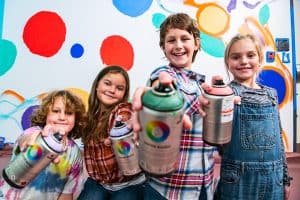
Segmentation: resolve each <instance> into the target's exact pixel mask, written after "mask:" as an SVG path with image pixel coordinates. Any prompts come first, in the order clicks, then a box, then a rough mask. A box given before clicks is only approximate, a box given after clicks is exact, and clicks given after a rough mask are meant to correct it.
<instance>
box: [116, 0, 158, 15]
mask: <svg viewBox="0 0 300 200" xmlns="http://www.w3.org/2000/svg"><path fill="white" fill-rule="evenodd" d="M151 4H152V0H138V1H137V0H113V5H114V6H115V7H116V8H117V9H118V10H119V11H120V12H121V13H123V14H125V15H128V16H130V17H137V16H140V15H142V14H143V13H144V12H146V11H147V10H148V9H149V8H150V6H151Z"/></svg>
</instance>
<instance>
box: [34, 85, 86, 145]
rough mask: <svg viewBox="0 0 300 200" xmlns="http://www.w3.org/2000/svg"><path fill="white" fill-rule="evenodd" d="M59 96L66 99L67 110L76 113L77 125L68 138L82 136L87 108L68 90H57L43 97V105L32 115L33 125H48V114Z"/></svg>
mask: <svg viewBox="0 0 300 200" xmlns="http://www.w3.org/2000/svg"><path fill="white" fill-rule="evenodd" d="M57 97H62V98H63V99H64V103H65V106H66V110H68V111H70V112H74V113H75V125H74V128H73V129H72V131H71V132H70V133H69V134H68V138H72V139H77V138H80V137H82V133H83V129H84V128H85V124H86V108H85V105H84V103H83V101H82V100H81V99H80V98H79V97H77V96H76V95H74V94H73V93H71V92H70V91H68V90H55V91H52V92H50V93H48V95H46V96H45V97H44V98H43V99H42V102H41V105H40V106H39V107H38V108H37V109H36V110H35V111H34V113H33V115H32V116H31V125H32V126H40V127H44V126H45V125H46V119H47V115H48V113H49V111H50V109H51V108H52V106H53V104H54V101H55V99H56V98H57Z"/></svg>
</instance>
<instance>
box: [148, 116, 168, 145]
mask: <svg viewBox="0 0 300 200" xmlns="http://www.w3.org/2000/svg"><path fill="white" fill-rule="evenodd" d="M146 133H147V135H148V137H149V138H150V139H151V140H152V141H154V142H157V143H160V142H163V141H165V140H166V139H167V138H168V136H169V134H170V129H169V127H168V125H167V124H165V123H163V122H161V121H151V122H148V123H147V125H146Z"/></svg>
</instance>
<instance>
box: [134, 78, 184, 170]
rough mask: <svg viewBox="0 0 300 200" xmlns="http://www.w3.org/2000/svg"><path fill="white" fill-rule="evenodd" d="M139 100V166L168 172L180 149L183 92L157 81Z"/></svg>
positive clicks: (174, 163) (173, 166)
mask: <svg viewBox="0 0 300 200" xmlns="http://www.w3.org/2000/svg"><path fill="white" fill-rule="evenodd" d="M142 104H143V109H142V110H141V112H140V114H139V117H140V122H141V125H142V132H141V134H140V136H139V138H140V140H139V145H140V146H139V156H140V161H139V163H140V166H141V168H142V169H143V170H144V171H145V172H146V173H148V174H151V175H154V176H165V175H169V174H171V173H172V172H174V170H175V169H176V163H177V161H178V155H179V151H180V137H181V132H182V117H183V106H184V99H183V96H182V95H181V93H179V92H178V91H176V90H175V89H173V88H172V87H170V86H169V85H163V84H159V85H158V86H157V87H155V88H152V89H151V90H148V91H147V92H145V93H144V95H143V96H142Z"/></svg>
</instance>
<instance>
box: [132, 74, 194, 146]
mask: <svg viewBox="0 0 300 200" xmlns="http://www.w3.org/2000/svg"><path fill="white" fill-rule="evenodd" d="M158 82H160V83H163V84H170V85H171V84H172V77H171V76H170V75H169V74H168V73H167V72H161V73H160V74H159V80H158ZM152 86H155V85H154V84H153V85H152ZM149 89H150V88H149V87H139V88H137V89H136V91H135V92H134V95H133V99H132V108H133V111H134V112H133V116H132V121H131V126H132V128H133V131H134V140H135V141H138V138H139V132H140V131H141V130H142V127H141V124H140V122H139V116H138V112H139V111H140V110H141V109H142V107H143V106H142V96H143V94H144V93H145V92H146V91H147V90H149ZM191 127H192V122H191V120H190V118H189V117H188V116H187V115H186V114H184V115H183V128H184V129H191Z"/></svg>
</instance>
